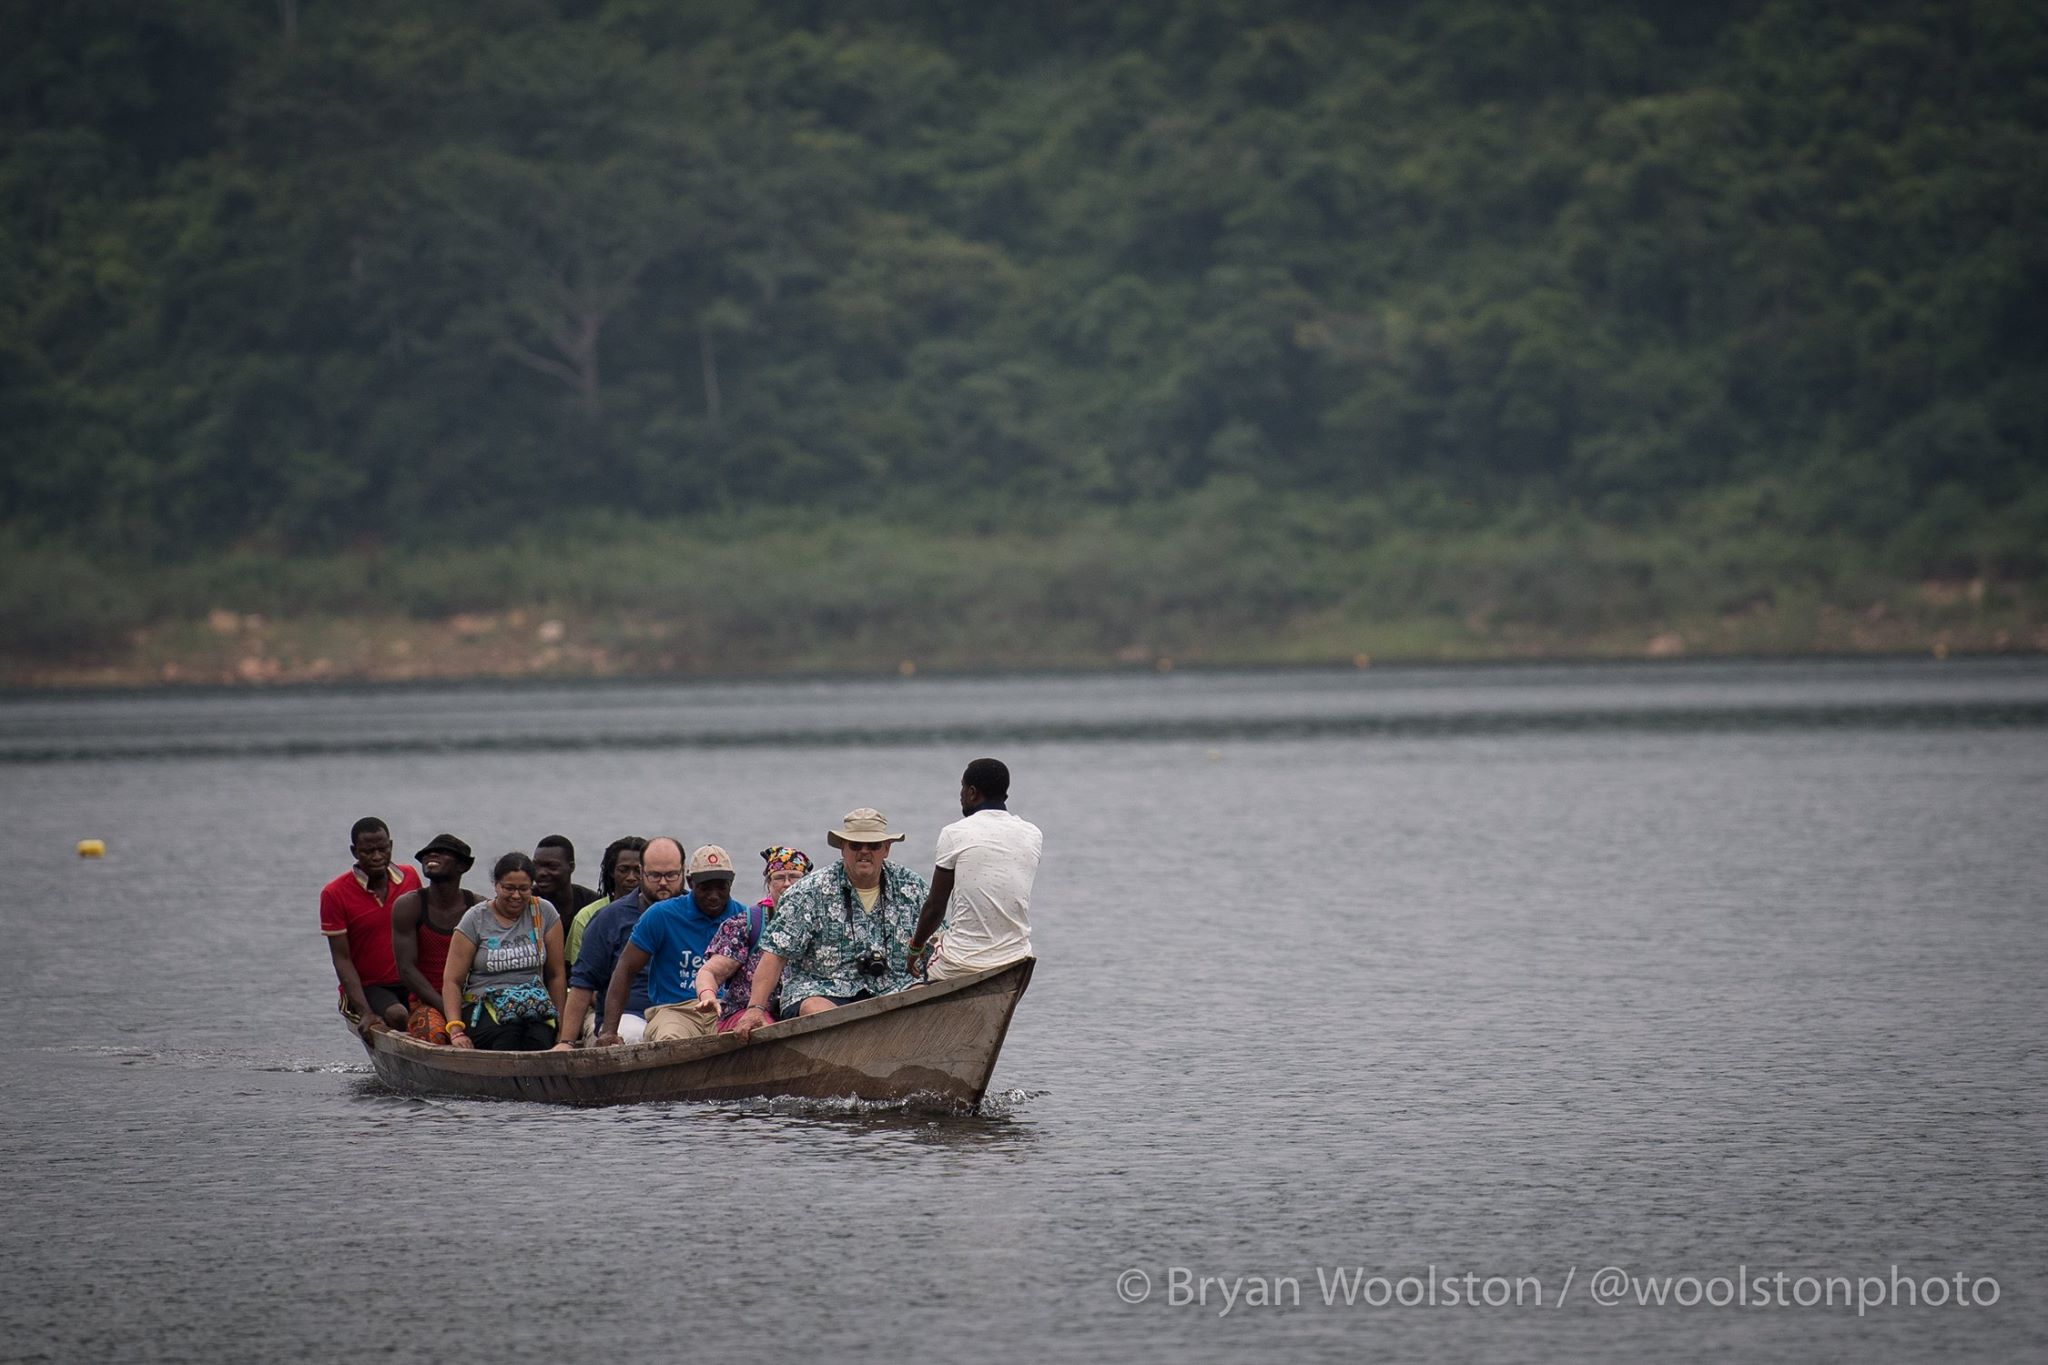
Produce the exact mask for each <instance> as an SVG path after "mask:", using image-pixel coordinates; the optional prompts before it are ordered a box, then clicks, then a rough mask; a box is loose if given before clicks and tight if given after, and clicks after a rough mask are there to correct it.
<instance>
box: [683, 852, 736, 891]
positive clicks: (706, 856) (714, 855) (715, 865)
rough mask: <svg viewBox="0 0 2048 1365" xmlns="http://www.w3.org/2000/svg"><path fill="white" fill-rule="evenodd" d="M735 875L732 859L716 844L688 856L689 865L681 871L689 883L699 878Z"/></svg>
mask: <svg viewBox="0 0 2048 1365" xmlns="http://www.w3.org/2000/svg"><path fill="white" fill-rule="evenodd" d="M733 875H735V874H734V872H733V867H732V858H731V856H730V855H728V854H727V853H726V851H725V850H724V849H722V848H720V847H719V846H718V845H717V844H706V845H704V847H702V848H700V849H698V850H697V851H696V852H695V853H692V854H691V855H690V865H689V866H688V867H687V868H684V869H683V876H684V878H685V879H687V880H689V881H693V882H694V881H696V880H697V879H698V878H699V877H730V876H733Z"/></svg>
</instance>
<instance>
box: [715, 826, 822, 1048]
mask: <svg viewBox="0 0 2048 1365" xmlns="http://www.w3.org/2000/svg"><path fill="white" fill-rule="evenodd" d="M761 862H762V872H761V877H762V880H763V881H764V882H766V883H767V887H768V894H767V895H766V896H764V897H762V898H761V899H760V900H759V901H757V902H755V903H754V905H753V906H752V907H750V908H749V909H748V910H747V913H746V914H744V915H733V916H731V917H730V918H728V919H727V920H726V922H725V923H723V924H721V925H719V926H718V932H717V933H716V934H714V935H712V937H711V942H710V943H709V944H707V945H706V946H705V949H704V965H703V966H702V967H699V968H698V969H697V981H696V985H697V999H699V1000H700V1001H709V1002H710V1003H712V1004H715V1005H716V1006H717V1007H718V1031H719V1032H720V1033H725V1032H727V1031H729V1030H730V1029H731V1028H732V1026H733V1025H734V1024H737V1023H738V1022H739V1018H740V1016H741V1015H742V1014H744V1013H746V1009H747V1000H748V997H750V996H751V995H752V994H753V991H754V968H755V967H757V966H759V965H760V963H761V930H762V928H763V926H765V925H766V924H767V923H768V917H769V916H771V915H773V914H774V913H775V902H776V899H777V898H778V897H780V896H781V895H782V893H783V892H785V891H787V890H789V888H790V887H791V886H793V885H794V884H795V883H797V882H798V881H800V880H801V879H803V878H804V877H807V876H809V875H810V872H811V860H810V857H809V856H808V855H807V854H805V853H804V852H802V851H801V850H800V849H794V848H785V847H784V846H783V845H781V844H775V845H772V846H770V847H768V848H764V849H762V850H761ZM720 987H724V995H723V998H721V996H720V993H719V988H720ZM768 1013H769V1014H770V1016H773V1015H774V1014H775V1004H774V1002H770V1004H769V1007H768Z"/></svg>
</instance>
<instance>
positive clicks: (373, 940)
mask: <svg viewBox="0 0 2048 1365" xmlns="http://www.w3.org/2000/svg"><path fill="white" fill-rule="evenodd" d="M419 889H420V874H419V873H417V872H415V871H413V870H412V868H411V867H409V866H407V865H406V864H405V863H393V864H392V865H391V871H390V874H389V875H387V876H386V877H385V878H384V894H383V896H382V897H378V896H373V895H371V894H370V888H369V887H368V885H366V884H365V883H364V881H363V873H362V869H361V868H355V867H352V868H350V869H349V870H348V871H346V872H344V873H342V874H341V875H340V876H339V877H336V878H335V879H334V880H333V881H331V882H329V883H327V885H325V886H323V887H321V888H320V932H321V933H323V934H325V935H327V937H329V938H334V937H336V936H337V935H338V936H340V937H342V938H345V939H347V940H348V957H349V961H351V962H353V963H355V964H356V975H357V976H359V977H361V978H362V980H363V985H364V986H365V987H368V986H396V985H397V984H398V959H397V958H396V957H393V956H392V954H391V902H393V901H395V900H397V899H398V898H399V897H400V896H403V895H404V894H405V893H406V892H408V891H417V890H419Z"/></svg>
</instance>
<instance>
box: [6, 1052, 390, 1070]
mask: <svg viewBox="0 0 2048 1365" xmlns="http://www.w3.org/2000/svg"><path fill="white" fill-rule="evenodd" d="M41 1051H44V1052H55V1053H61V1054H63V1055H65V1056H69V1057H100V1058H104V1059H106V1060H108V1061H112V1062H118V1063H120V1064H122V1065H124V1066H162V1067H171V1068H174V1069H177V1070H181V1071H219V1070H221V1069H222V1068H229V1069H236V1070H243V1071H268V1072H275V1073H281V1074H286V1075H297V1076H370V1075H375V1074H376V1069H375V1068H374V1067H372V1066H370V1064H369V1063H367V1062H334V1061H311V1060H308V1059H305V1058H297V1057H283V1058H280V1057H274V1056H265V1057H257V1056H251V1055H250V1054H248V1053H246V1052H238V1051H235V1050H233V1049H231V1048H141V1047H87V1046H78V1045H64V1044H53V1045H51V1046H49V1047H45V1048H43V1049H41Z"/></svg>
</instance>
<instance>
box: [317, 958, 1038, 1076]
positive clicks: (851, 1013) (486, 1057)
mask: <svg viewBox="0 0 2048 1365" xmlns="http://www.w3.org/2000/svg"><path fill="white" fill-rule="evenodd" d="M1036 962H1037V959H1036V958H1033V957H1022V958H1019V959H1017V960H1016V961H1015V962H1006V963H1004V964H1003V965H1002V966H1000V967H987V968H984V969H982V970H981V971H979V972H975V973H974V974H972V975H970V976H961V977H954V978H951V979H949V980H946V981H932V982H922V983H920V984H918V985H916V986H912V987H910V988H909V989H907V990H901V991H894V992H891V993H890V994H888V995H878V996H873V997H871V998H869V999H866V1000H857V1001H855V1002H854V1003H853V1004H851V1005H840V1006H837V1007H836V1008H833V1009H829V1010H822V1011H820V1012H819V1013H817V1014H812V1015H806V1016H802V1017H799V1018H795V1019H781V1020H777V1021H776V1022H775V1023H773V1024H767V1025H764V1026H762V1027H761V1028H758V1029H756V1030H754V1033H753V1036H752V1037H751V1038H749V1039H742V1038H741V1037H740V1036H739V1035H738V1034H735V1033H720V1034H714V1035H712V1036H710V1037H705V1038H683V1039H677V1040H675V1041H672V1042H663V1043H622V1044H619V1045H617V1046H614V1047H603V1048H596V1047H581V1048H577V1049H575V1050H574V1051H571V1052H555V1051H553V1050H545V1051H540V1052H498V1051H490V1050H486V1049H482V1048H458V1047H451V1046H449V1045H447V1044H445V1043H424V1042H421V1041H420V1040H419V1039H417V1038H414V1037H412V1036H410V1035H409V1034H406V1033H403V1032H400V1031H398V1030H396V1029H379V1030H373V1031H372V1032H371V1033H370V1034H368V1035H367V1036H365V1037H364V1038H363V1046H364V1047H365V1048H366V1049H367V1050H368V1051H370V1052H371V1053H373V1054H374V1053H376V1052H379V1051H382V1052H384V1053H386V1054H388V1055H390V1056H391V1057H393V1058H395V1059H403V1060H405V1061H407V1062H411V1063H414V1064H416V1065H419V1066H423V1067H427V1068H430V1069H432V1070H437V1071H443V1072H448V1073H451V1074H459V1075H472V1076H536V1077H537V1076H562V1077H567V1078H573V1079H584V1078H590V1079H597V1078H601V1077H606V1076H619V1075H627V1074H630V1073H632V1072H636V1071H647V1070H659V1069H663V1068H666V1067H672V1066H682V1065H686V1064H688V1063H691V1062H699V1061H704V1060H706V1059H708V1058H712V1057H716V1056H719V1055H721V1054H723V1053H728V1052H737V1051H739V1050H741V1049H742V1048H747V1047H751V1046H753V1045H754V1044H755V1043H780V1042H787V1041H789V1040H790V1039H794V1038H802V1037H804V1036H806V1035H808V1034H813V1033H817V1032H820V1031H822V1030H824V1029H831V1028H843V1027H845V1026H848V1025H851V1024H858V1023H860V1022H861V1021H863V1020H866V1019H872V1018H875V1017H876V1016H878V1015H883V1014H889V1013H893V1012H895V1011H897V1010H904V1009H916V1008H919V1007H921V1006H925V1005H931V1004H936V1003H938V1002H939V1001H942V1000H944V999H945V998H946V997H948V996H951V995H957V994H959V993H960V992H961V991H964V990H968V989H970V988H972V987H974V986H978V985H982V984H985V983H987V982H990V981H994V980H996V979H998V978H1000V977H1001V976H1003V975H1004V974H1005V973H1018V974H1020V975H1022V977H1023V978H1024V982H1028V981H1029V979H1030V972H1031V968H1032V966H1033V964H1035V963H1036ZM1018 989H1019V991H1020V993H1021V991H1022V989H1023V984H1022V983H1020V985H1019V987H1018ZM351 1027H353V1026H351ZM1008 1034H1009V1019H1008V1018H1005V1019H1004V1021H1003V1027H1002V1030H1001V1031H1000V1032H999V1033H998V1034H997V1036H996V1038H995V1040H994V1050H996V1051H999V1050H1000V1049H1001V1047H1002V1045H1003V1041H1004V1039H1005V1038H1006V1037H1007V1036H1008Z"/></svg>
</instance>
